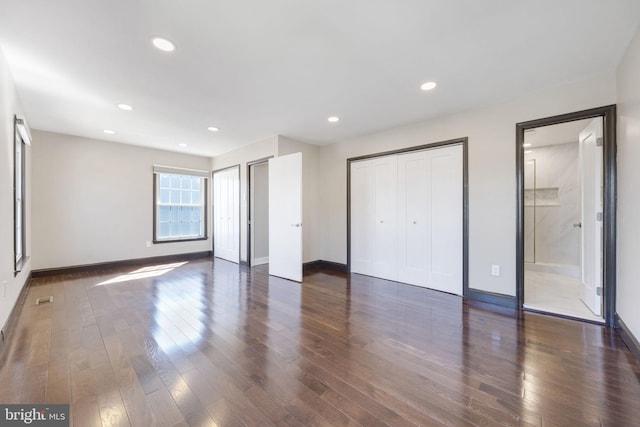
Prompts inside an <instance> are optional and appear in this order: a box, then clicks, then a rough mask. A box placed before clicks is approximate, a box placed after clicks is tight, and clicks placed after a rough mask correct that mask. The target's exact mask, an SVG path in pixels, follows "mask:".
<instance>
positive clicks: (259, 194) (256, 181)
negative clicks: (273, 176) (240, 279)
mask: <svg viewBox="0 0 640 427" xmlns="http://www.w3.org/2000/svg"><path fill="white" fill-rule="evenodd" d="M248 175H249V209H248V211H249V220H248V222H247V225H248V227H249V233H248V236H249V242H248V247H249V251H248V252H249V259H248V263H249V265H250V266H251V267H253V266H256V265H263V264H268V263H269V162H268V160H267V159H265V160H262V161H258V162H256V163H250V164H249V165H248Z"/></svg>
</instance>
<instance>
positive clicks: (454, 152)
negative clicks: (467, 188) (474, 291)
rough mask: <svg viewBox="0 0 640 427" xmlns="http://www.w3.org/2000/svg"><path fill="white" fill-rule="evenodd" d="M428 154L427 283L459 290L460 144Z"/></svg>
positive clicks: (453, 291) (460, 248)
mask: <svg viewBox="0 0 640 427" xmlns="http://www.w3.org/2000/svg"><path fill="white" fill-rule="evenodd" d="M428 155H429V167H428V169H429V177H428V187H429V197H430V199H429V248H428V261H427V268H428V285H427V286H428V287H430V288H433V289H437V290H441V291H445V292H451V293H455V294H458V295H461V294H462V209H463V204H462V147H461V146H454V147H448V148H441V149H437V150H431V151H429V152H428Z"/></svg>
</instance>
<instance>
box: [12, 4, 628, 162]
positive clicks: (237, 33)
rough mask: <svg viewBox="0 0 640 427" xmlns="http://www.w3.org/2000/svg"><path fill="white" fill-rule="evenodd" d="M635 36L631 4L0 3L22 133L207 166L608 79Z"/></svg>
mask: <svg viewBox="0 0 640 427" xmlns="http://www.w3.org/2000/svg"><path fill="white" fill-rule="evenodd" d="M639 23H640V1H638V0H607V1H602V0H563V1H558V0H534V1H513V0H485V1H478V0H446V1H444V0H393V1H391V0H269V1H265V0H227V1H221V0H181V1H176V0H137V1H131V0H108V1H105V0H57V1H52V0H0V47H2V49H3V50H4V53H5V56H6V57H7V59H8V61H9V64H10V67H11V69H12V73H13V76H14V80H15V82H16V85H17V90H18V94H19V96H20V99H21V101H22V104H23V107H24V109H25V112H26V115H27V118H28V119H29V121H30V124H31V126H32V127H33V128H36V129H43V130H50V131H55V132H63V133H68V134H73V135H80V136H86V137H91V138H100V139H106V140H112V141H116V142H124V143H129V144H138V145H144V146H153V147H158V148H163V149H168V150H175V151H186V152H190V153H194V154H201V155H207V156H215V155H218V154H221V153H223V152H226V151H229V150H231V149H233V148H236V147H238V146H241V145H246V144H249V143H252V142H255V141H258V140H260V139H263V138H266V137H269V136H272V135H275V134H280V135H286V136H288V137H291V138H294V139H298V140H301V141H304V142H310V143H316V144H328V143H332V142H336V141H340V140H344V139H347V138H351V137H354V136H358V135H362V134H366V133H370V132H374V131H377V130H380V129H385V128H389V127H394V126H398V125H402V124H405V123H410V122H415V121H418V120H423V119H427V118H431V117H437V116H441V115H445V114H450V113H453V112H457V111H462V110H466V109H469V108H474V107H479V106H483V105H487V104H493V103H497V102H501V101H504V100H507V99H512V98H515V97H518V96H520V95H522V94H524V93H528V92H532V91H536V90H538V89H541V88H544V87H548V86H552V85H557V84H560V83H563V82H567V81H572V80H576V79H579V78H580V77H581V76H586V75H590V74H596V73H599V72H603V71H606V70H612V69H613V68H614V67H615V66H616V65H617V63H618V61H619V60H620V58H621V56H622V54H623V53H624V51H625V49H626V47H627V44H628V43H629V41H630V40H631V39H632V37H633V35H634V33H635V31H636V29H637V27H638V24H639ZM154 35H161V36H164V37H167V38H169V39H170V40H172V41H173V42H174V43H175V44H176V45H177V50H176V51H175V52H174V53H172V54H167V53H163V52H160V51H158V50H156V49H155V48H153V47H152V46H151V43H150V37H151V36H154ZM429 80H435V81H436V82H437V83H438V87H437V88H436V89H435V90H433V91H431V92H422V91H420V89H419V87H420V85H421V84H422V83H424V82H425V81H429ZM118 103H128V104H131V105H133V106H134V108H135V109H134V110H133V111H131V112H125V111H122V110H119V109H118V108H117V107H116V105H117V104H118ZM331 115H337V116H339V117H340V119H341V120H340V122H339V123H334V124H331V123H328V122H327V118H328V117H329V116H331ZM211 125H213V126H217V127H219V128H220V131H219V132H217V133H212V132H209V131H207V130H206V128H207V126H211ZM103 129H113V130H115V131H116V132H117V133H116V134H115V135H112V136H109V135H105V134H104V133H103V132H102V131H103ZM179 143H187V144H188V145H189V146H188V148H186V149H181V148H179V147H178V144H179Z"/></svg>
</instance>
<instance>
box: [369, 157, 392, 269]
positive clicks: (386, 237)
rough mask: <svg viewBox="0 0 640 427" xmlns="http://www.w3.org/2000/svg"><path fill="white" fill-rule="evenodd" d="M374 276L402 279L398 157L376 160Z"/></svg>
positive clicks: (374, 165)
mask: <svg viewBox="0 0 640 427" xmlns="http://www.w3.org/2000/svg"><path fill="white" fill-rule="evenodd" d="M373 186H374V201H373V204H374V212H375V223H374V230H373V232H374V234H373V238H374V240H375V243H374V245H373V251H374V254H373V259H374V264H373V275H374V276H376V277H380V278H383V279H387V280H398V227H397V216H398V211H397V206H398V205H397V198H398V156H385V157H378V158H376V159H374V160H373Z"/></svg>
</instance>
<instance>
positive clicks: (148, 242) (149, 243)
mask: <svg viewBox="0 0 640 427" xmlns="http://www.w3.org/2000/svg"><path fill="white" fill-rule="evenodd" d="M147 247H148V248H150V247H151V241H149V240H147Z"/></svg>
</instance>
